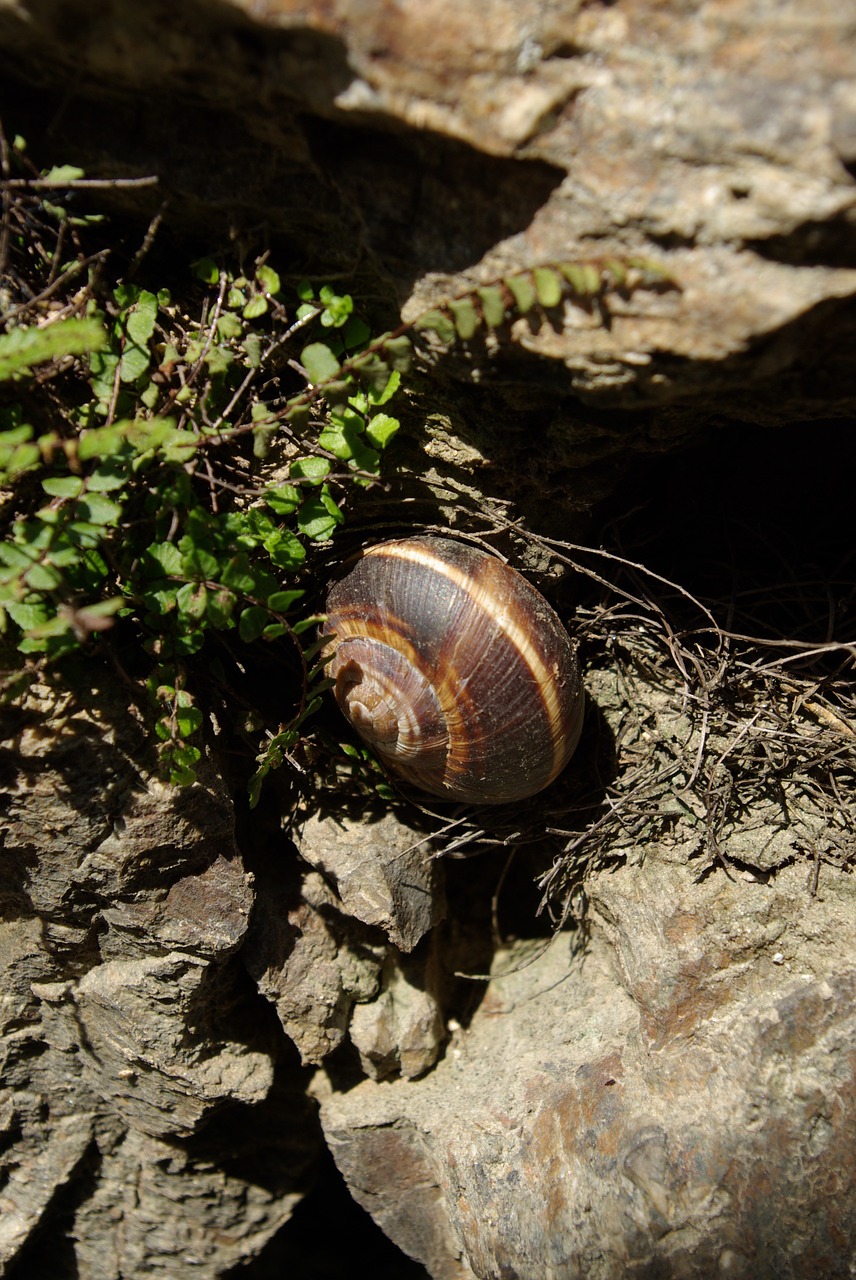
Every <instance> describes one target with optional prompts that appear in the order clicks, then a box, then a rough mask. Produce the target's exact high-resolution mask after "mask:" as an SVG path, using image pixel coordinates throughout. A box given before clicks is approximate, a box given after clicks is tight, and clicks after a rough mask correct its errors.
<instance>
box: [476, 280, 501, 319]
mask: <svg viewBox="0 0 856 1280" xmlns="http://www.w3.org/2000/svg"><path fill="white" fill-rule="evenodd" d="M476 292H477V293H478V296H479V299H480V301H481V305H482V315H483V316H484V322H485V324H486V325H488V326H489V327H490V328H491V329H499V328H501V327H502V325H504V324H505V297H504V296H503V292H502V289H501V288H500V287H499V285H498V284H489V285H486V286H485V287H484V288H483V289H478V290H477V291H476Z"/></svg>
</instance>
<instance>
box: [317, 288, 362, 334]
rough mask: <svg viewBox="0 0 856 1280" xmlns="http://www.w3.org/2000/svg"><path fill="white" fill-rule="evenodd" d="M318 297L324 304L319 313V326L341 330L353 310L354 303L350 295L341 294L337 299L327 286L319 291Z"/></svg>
mask: <svg viewBox="0 0 856 1280" xmlns="http://www.w3.org/2000/svg"><path fill="white" fill-rule="evenodd" d="M319 297H320V299H321V301H322V302H323V303H324V310H323V311H322V312H321V324H322V325H323V326H324V328H325V329H341V327H342V325H344V324H346V323H347V321H348V319H349V318H350V315H351V312H352V311H353V309H354V301H353V299H352V298H351V296H350V294H347V293H346V294H343V295H342V296H341V297H339V296H338V295H337V294H335V293H334V292H333V290H332V289H330V287H329V285H325V286H324V288H323V289H322V290H321V292H320V294H319Z"/></svg>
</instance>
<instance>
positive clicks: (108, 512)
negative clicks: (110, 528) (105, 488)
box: [77, 493, 122, 525]
mask: <svg viewBox="0 0 856 1280" xmlns="http://www.w3.org/2000/svg"><path fill="white" fill-rule="evenodd" d="M77 511H78V513H79V515H80V516H81V517H82V519H84V520H87V521H88V522H89V523H90V524H100V525H108V524H115V523H116V521H117V520H118V519H119V517H120V515H121V514H122V508H121V506H120V505H119V503H118V502H114V501H113V499H112V498H107V497H105V496H104V495H103V494H101V493H88V494H86V495H84V497H82V498H81V499H80V501H79V502H78V504H77Z"/></svg>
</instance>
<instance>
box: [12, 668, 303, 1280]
mask: <svg viewBox="0 0 856 1280" xmlns="http://www.w3.org/2000/svg"><path fill="white" fill-rule="evenodd" d="M35 696H40V695H38V692H37V691H36V694H35V695H34V697H35ZM38 705H39V706H40V714H39V716H38V719H37V720H35V719H33V720H30V722H29V724H28V723H27V716H26V715H25V716H24V723H23V726H19V727H18V732H17V735H16V738H15V745H16V748H17V750H16V753H15V756H14V763H15V765H16V766H17V769H16V770H8V771H7V780H6V781H5V786H4V795H3V800H4V808H5V821H4V829H3V835H4V844H5V847H4V851H3V859H2V861H0V903H2V904H3V919H2V920H0V993H2V994H0V1067H2V1073H0V1081H2V1084H0V1126H2V1131H3V1138H4V1142H3V1154H2V1158H0V1167H2V1170H3V1175H2V1191H0V1218H2V1227H0V1270H2V1269H3V1268H4V1267H5V1266H6V1264H9V1263H11V1262H12V1261H13V1260H15V1259H17V1258H18V1257H19V1256H21V1254H22V1251H24V1250H26V1251H27V1252H26V1254H25V1255H24V1256H26V1257H27V1259H28V1262H27V1266H28V1267H29V1268H30V1272H31V1274H52V1275H53V1274H56V1275H59V1274H65V1272H64V1271H62V1269H61V1268H62V1266H64V1265H65V1263H62V1264H61V1263H60V1262H59V1260H58V1257H59V1253H60V1252H61V1251H62V1248H64V1247H65V1246H66V1245H68V1246H69V1248H70V1236H71V1234H76V1236H77V1239H78V1244H79V1249H78V1262H77V1264H75V1265H76V1266H77V1268H78V1270H77V1271H76V1274H80V1275H82V1276H83V1275H85V1276H86V1277H88V1278H89V1280H115V1277H117V1276H119V1275H121V1274H133V1275H135V1276H140V1277H143V1276H146V1275H149V1274H163V1267H164V1266H165V1265H166V1266H167V1267H171V1268H172V1269H174V1270H175V1269H177V1270H178V1271H183V1270H184V1269H185V1266H187V1265H190V1263H191V1261H192V1263H193V1266H194V1270H197V1269H198V1270H199V1274H200V1275H201V1276H204V1277H211V1280H213V1278H214V1277H215V1276H218V1275H221V1274H222V1272H223V1269H224V1267H227V1266H231V1265H233V1264H234V1265H236V1264H237V1263H238V1262H239V1261H241V1260H243V1259H245V1258H246V1257H247V1256H249V1255H252V1254H254V1253H256V1252H258V1250H259V1249H261V1247H262V1245H263V1244H264V1242H265V1241H266V1240H267V1238H268V1237H269V1236H270V1235H271V1234H272V1233H273V1232H274V1231H276V1230H277V1229H278V1227H280V1226H281V1225H282V1223H283V1222H284V1221H286V1220H287V1218H288V1217H289V1215H290V1213H291V1210H292V1208H293V1206H294V1204H295V1203H297V1201H298V1200H299V1199H300V1198H301V1197H302V1195H303V1194H304V1191H305V1189H306V1186H307V1184H308V1181H309V1175H310V1171H311V1166H312V1162H313V1160H314V1159H315V1158H316V1156H317V1151H318V1134H317V1129H316V1124H315V1120H314V1116H313V1114H312V1112H311V1109H310V1108H309V1106H308V1104H307V1102H306V1099H305V1081H304V1080H303V1077H302V1075H301V1074H300V1070H299V1067H298V1066H297V1064H296V1062H295V1061H294V1060H293V1058H292V1059H289V1057H288V1054H287V1053H286V1052H284V1046H283V1045H282V1044H277V1043H276V1042H275V1041H274V1040H273V1039H272V1037H271V1035H270V1027H269V1025H268V1024H267V1022H266V1020H265V1019H264V1017H262V1018H261V1019H259V1018H258V1013H259V1009H258V1008H254V1007H253V1000H255V1001H257V1002H258V1003H259V1004H261V1002H260V1001H258V997H257V996H253V995H252V993H251V992H250V993H248V992H247V990H246V977H245V975H243V973H242V971H241V970H240V968H239V967H238V966H237V964H236V963H235V961H234V959H233V957H234V956H235V953H236V951H237V949H238V948H239V946H240V945H241V943H242V941H243V939H244V935H245V933H246V930H247V926H248V922H249V916H250V909H251V906H252V901H253V890H252V878H251V877H250V876H249V875H248V874H247V872H246V871H245V870H244V867H243V865H242V862H241V860H240V856H239V853H238V849H237V845H236V842H235V834H234V824H233V813H232V807H231V800H230V798H229V796H228V792H227V790H226V788H225V786H224V783H223V779H222V777H221V776H219V775H218V774H217V773H216V770H215V769H214V767H213V766H212V765H211V764H210V763H209V764H206V765H205V766H204V767H203V770H202V777H203V779H204V781H201V782H199V783H197V784H195V785H193V786H191V787H188V788H185V789H182V790H178V789H176V788H172V787H169V786H165V785H163V784H162V783H160V782H158V781H157V780H156V779H155V778H153V777H152V776H151V775H150V774H149V773H148V772H147V770H146V768H145V765H144V764H143V761H144V760H146V758H147V752H146V748H145V745H144V743H143V742H142V740H141V735H139V734H138V731H137V729H136V726H135V723H134V721H133V719H132V718H131V717H130V716H129V715H128V711H127V699H126V697H125V693H124V690H119V689H117V688H115V687H111V685H110V682H109V681H103V682H99V684H98V687H96V688H93V689H92V690H91V692H89V694H88V702H87V706H86V707H85V708H84V707H82V706H80V705H79V704H78V705H75V704H74V703H71V704H67V705H66V706H64V707H60V708H57V707H56V706H55V705H54V704H52V703H51V702H50V700H47V699H46V700H45V701H44V702H42V703H40V704H38ZM6 741H7V742H8V741H9V739H8V738H7V739H6ZM7 759H8V756H7ZM261 1011H262V1013H264V1006H263V1005H262V1006H261ZM236 1114H239V1115H241V1117H242V1119H241V1122H240V1127H238V1126H235V1125H234V1120H233V1119H232V1117H234V1116H235V1115H236ZM273 1115H275V1116H276V1119H277V1124H278V1126H279V1127H280V1128H282V1127H283V1125H285V1127H286V1128H287V1129H288V1135H289V1136H288V1137H287V1139H284V1138H283V1137H282V1135H281V1134H280V1136H279V1138H278V1140H277V1146H276V1147H275V1149H273V1152H272V1154H264V1156H263V1155H262V1153H265V1152H266V1147H267V1145H268V1141H269V1139H268V1134H269V1132H270V1129H271V1117H272V1116H273ZM248 1144H249V1145H250V1146H252V1148H253V1157H252V1161H251V1164H252V1170H251V1171H250V1166H249V1165H248V1166H246V1168H244V1169H243V1170H242V1167H241V1160H242V1159H243V1158H244V1157H243V1155H241V1157H240V1159H239V1153H241V1152H242V1151H243V1148H244V1147H245V1146H246V1145H248ZM262 1165H264V1166H265V1171H264V1178H265V1186H264V1187H262V1186H261V1185H259V1184H258V1181H257V1180H258V1178H259V1177H260V1176H261V1169H262ZM227 1166H228V1167H229V1172H227V1171H226V1168H227ZM70 1186H71V1187H74V1188H75V1191H74V1192H73V1194H72V1196H71V1199H67V1193H68V1188H69V1187H70ZM129 1188H134V1197H135V1199H134V1201H133V1204H134V1205H135V1206H136V1207H135V1208H134V1211H133V1212H131V1202H130V1201H129V1199H128V1196H129ZM57 1204H68V1205H69V1206H70V1207H71V1211H69V1210H66V1217H65V1218H64V1219H63V1220H62V1221H61V1224H58V1220H57V1218H56V1216H55V1215H56V1212H57V1209H56V1206H57ZM60 1240H62V1242H63V1243H62V1246H61V1245H60V1243H59V1242H60ZM45 1242H49V1249H48V1252H49V1254H50V1257H49V1258H48V1259H46V1260H45V1261H44V1266H43V1267H42V1263H41V1262H40V1261H37V1259H38V1258H39V1257H40V1255H39V1250H40V1249H41V1248H42V1246H43V1244H45ZM62 1256H63V1257H65V1254H63V1255H62ZM226 1259H228V1260H230V1261H228V1262H227V1261H225V1260H226Z"/></svg>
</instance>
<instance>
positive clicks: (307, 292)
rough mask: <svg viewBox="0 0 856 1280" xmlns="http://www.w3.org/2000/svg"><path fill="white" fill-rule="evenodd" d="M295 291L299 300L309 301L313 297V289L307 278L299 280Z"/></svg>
mask: <svg viewBox="0 0 856 1280" xmlns="http://www.w3.org/2000/svg"><path fill="white" fill-rule="evenodd" d="M295 293H296V294H297V296H298V298H300V300H301V302H311V301H312V299H313V298H314V297H315V290H314V289H313V287H312V285H311V284H310V283H309V281H308V280H301V281H300V282H299V283H298V285H297V288H296V289H295Z"/></svg>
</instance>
